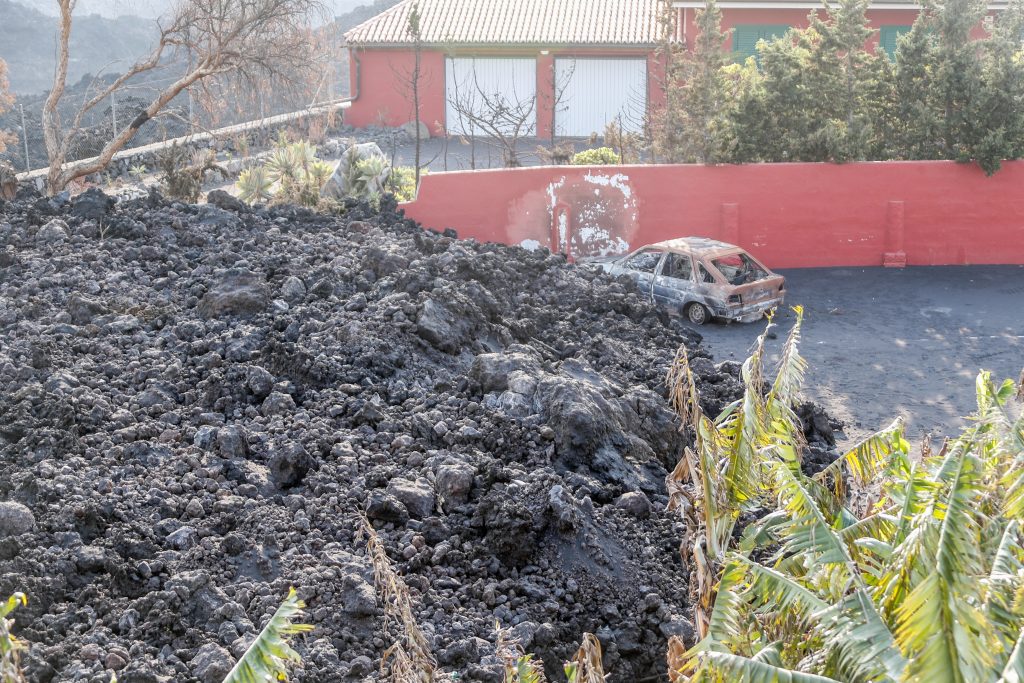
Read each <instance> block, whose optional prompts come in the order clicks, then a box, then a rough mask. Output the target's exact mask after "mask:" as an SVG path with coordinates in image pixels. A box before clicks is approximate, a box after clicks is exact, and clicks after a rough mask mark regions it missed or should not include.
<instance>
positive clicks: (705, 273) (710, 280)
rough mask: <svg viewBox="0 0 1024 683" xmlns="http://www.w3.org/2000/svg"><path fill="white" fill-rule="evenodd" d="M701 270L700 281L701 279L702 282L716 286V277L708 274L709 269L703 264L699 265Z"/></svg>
mask: <svg viewBox="0 0 1024 683" xmlns="http://www.w3.org/2000/svg"><path fill="white" fill-rule="evenodd" d="M699 268H700V279H701V282H708V283H711V284H715V277H714V276H713V275H712V274H711V273H709V272H708V269H707V268H705V267H704V264H703V263H701V264H699Z"/></svg>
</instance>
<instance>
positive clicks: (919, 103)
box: [890, 12, 946, 159]
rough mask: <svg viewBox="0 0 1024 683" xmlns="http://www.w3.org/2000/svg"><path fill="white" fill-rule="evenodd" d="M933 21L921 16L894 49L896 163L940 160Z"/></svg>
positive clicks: (940, 128)
mask: <svg viewBox="0 0 1024 683" xmlns="http://www.w3.org/2000/svg"><path fill="white" fill-rule="evenodd" d="M933 23H934V19H933V17H932V16H931V15H930V14H929V13H927V12H921V14H919V15H918V17H917V19H916V20H915V21H914V26H913V27H912V28H911V30H910V33H908V34H907V35H905V36H901V37H900V38H899V40H898V41H897V46H896V63H895V68H894V77H895V82H894V90H895V95H896V96H895V102H894V106H895V112H896V114H895V120H896V126H895V134H894V141H893V144H892V145H891V147H890V151H891V153H892V155H893V157H894V158H897V159H943V158H946V154H945V151H944V150H943V148H942V145H941V139H942V122H943V117H942V115H941V111H940V109H939V107H938V106H937V91H936V88H935V83H934V77H933V69H934V63H935V61H936V52H937V50H938V48H937V46H936V39H935V32H934V30H933V28H932V27H933Z"/></svg>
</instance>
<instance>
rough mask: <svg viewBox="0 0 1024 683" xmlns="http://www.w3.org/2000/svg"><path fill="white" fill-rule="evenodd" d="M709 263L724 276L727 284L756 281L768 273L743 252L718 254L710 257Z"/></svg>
mask: <svg viewBox="0 0 1024 683" xmlns="http://www.w3.org/2000/svg"><path fill="white" fill-rule="evenodd" d="M711 263H712V264H714V266H715V268H717V269H718V272H720V273H721V274H722V275H723V276H725V279H726V280H728V281H729V284H733V285H743V284H746V283H748V282H757V281H758V280H763V279H765V278H766V277H768V273H766V272H765V271H764V269H763V268H761V266H759V265H757V264H756V263H755V262H754V259H752V258H750V257H749V256H748V255H746V254H744V253H743V252H740V253H738V254H728V255H726V256H719V257H718V258H716V259H712V260H711Z"/></svg>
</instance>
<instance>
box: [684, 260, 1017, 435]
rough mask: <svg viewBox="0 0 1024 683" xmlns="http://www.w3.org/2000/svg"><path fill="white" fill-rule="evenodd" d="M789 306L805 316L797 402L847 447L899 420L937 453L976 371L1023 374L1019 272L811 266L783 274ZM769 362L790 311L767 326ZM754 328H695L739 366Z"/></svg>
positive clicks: (968, 396)
mask: <svg viewBox="0 0 1024 683" xmlns="http://www.w3.org/2000/svg"><path fill="white" fill-rule="evenodd" d="M781 272H782V274H783V275H785V276H786V289H787V291H788V296H787V300H786V303H787V306H788V305H793V304H802V305H803V306H804V309H805V324H804V329H803V343H802V346H801V349H802V352H803V355H804V356H805V357H806V358H807V360H808V362H809V364H810V367H809V371H808V374H807V381H806V382H805V385H804V386H805V389H804V394H805V396H806V397H807V398H809V399H811V400H813V401H815V402H817V403H820V404H821V405H822V406H823V407H824V408H825V409H826V410H827V411H828V412H829V413H830V414H831V415H832V416H833V417H836V418H838V419H840V420H842V421H843V422H845V423H846V425H847V426H846V428H845V436H846V437H847V440H848V441H852V440H856V439H859V438H861V437H863V436H865V435H867V434H869V433H871V432H872V431H874V430H876V429H878V428H880V427H882V426H885V425H887V424H888V423H889V422H890V421H891V420H892V419H893V417H895V416H896V415H902V416H903V417H904V418H906V420H907V424H908V436H909V438H910V440H911V441H912V442H914V443H920V441H921V439H922V437H923V436H924V435H925V434H928V433H931V434H932V435H933V436H934V438H935V439H936V444H937V443H938V442H939V441H940V440H941V437H942V436H944V435H952V434H956V433H957V432H958V431H959V428H960V427H962V426H963V425H964V424H966V422H965V420H964V419H963V417H962V416H965V415H968V414H969V413H970V412H971V410H972V409H973V408H974V379H975V377H976V376H977V373H978V371H979V370H980V369H986V370H990V371H991V372H992V373H993V376H994V377H995V378H997V379H999V380H1001V379H1004V378H1013V379H1016V378H1017V377H1018V375H1019V374H1020V372H1021V368H1022V367H1024V267H1020V266H965V267H932V268H906V269H903V270H896V269H884V268H812V269H802V270H789V271H781ZM776 322H777V323H778V329H777V330H776V332H777V333H778V338H777V339H774V340H770V341H769V344H768V349H769V355H770V357H771V359H772V360H777V358H778V350H779V347H780V345H781V344H782V340H783V339H784V338H785V335H786V334H787V333H788V332H789V329H790V328H791V327H792V322H793V313H792V312H791V311H789V310H786V311H783V312H780V315H779V316H778V317H777V318H776ZM763 326H764V323H763V322H761V323H751V324H739V323H733V324H720V323H712V324H709V325H705V326H704V327H702V328H700V330H699V331H700V333H701V334H702V335H704V338H705V342H706V344H707V346H708V348H709V349H710V350H711V351H712V353H713V354H714V356H715V358H716V359H717V360H725V359H737V360H741V359H743V358H744V357H745V356H746V354H747V351H748V349H749V348H750V345H751V344H752V343H753V342H754V340H755V338H756V337H757V335H758V334H759V333H760V331H761V330H762V329H763Z"/></svg>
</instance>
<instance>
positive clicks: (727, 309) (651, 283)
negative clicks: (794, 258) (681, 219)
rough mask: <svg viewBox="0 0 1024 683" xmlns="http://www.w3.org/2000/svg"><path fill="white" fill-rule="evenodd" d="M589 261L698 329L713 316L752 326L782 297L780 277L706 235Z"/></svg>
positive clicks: (727, 245)
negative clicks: (634, 285) (626, 279)
mask: <svg viewBox="0 0 1024 683" xmlns="http://www.w3.org/2000/svg"><path fill="white" fill-rule="evenodd" d="M588 263H589V264H591V265H594V266H599V267H600V268H602V269H604V270H606V271H607V272H609V273H611V274H612V275H625V276H628V277H629V278H631V279H632V280H633V281H635V282H636V283H637V286H638V287H639V288H640V289H641V291H642V292H643V293H644V295H645V296H648V297H650V298H651V299H652V300H653V301H654V302H655V303H656V304H659V305H662V306H664V307H665V308H666V309H668V311H669V312H670V313H672V314H678V315H682V316H685V317H686V318H687V319H688V320H689V321H690V322H692V323H694V324H696V325H703V324H704V323H706V322H708V321H709V320H711V319H712V318H713V317H718V318H725V319H727V320H738V321H741V322H753V321H754V320H758V319H760V318H761V317H762V316H763V315H764V314H765V312H766V311H768V310H770V309H772V308H775V307H776V306H779V305H781V304H782V301H783V299H784V298H785V295H786V290H785V283H786V281H785V278H783V277H782V276H781V275H777V274H775V273H773V272H772V271H770V270H768V268H766V267H765V266H764V265H762V264H761V263H760V262H759V261H758V260H757V259H755V258H754V257H753V256H751V255H750V254H748V253H747V252H745V251H744V250H743V249H740V248H739V247H737V246H735V245H732V244H726V243H725V242H719V241H717V240H712V239H707V238H705V237H681V238H679V239H674V240H668V241H666V242H658V243H657V244H650V245H647V246H645V247H641V248H639V249H637V250H636V251H634V252H632V253H630V254H626V255H625V256H619V257H611V258H600V259H593V260H591V261H588Z"/></svg>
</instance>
